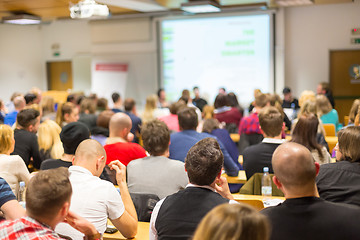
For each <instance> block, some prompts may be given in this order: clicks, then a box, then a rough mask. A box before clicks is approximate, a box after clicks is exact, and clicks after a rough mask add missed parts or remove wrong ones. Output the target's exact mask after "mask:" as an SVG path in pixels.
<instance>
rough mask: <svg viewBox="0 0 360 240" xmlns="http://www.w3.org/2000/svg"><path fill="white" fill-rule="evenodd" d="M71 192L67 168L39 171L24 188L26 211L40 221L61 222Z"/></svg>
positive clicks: (66, 209) (65, 213) (68, 204)
mask: <svg viewBox="0 0 360 240" xmlns="http://www.w3.org/2000/svg"><path fill="white" fill-rule="evenodd" d="M71 194H72V188H71V183H70V180H69V171H68V169H67V168H64V167H61V168H56V169H50V170H43V171H39V172H37V174H36V175H35V176H33V177H32V178H31V179H30V181H29V184H28V186H27V188H26V197H25V198H26V213H27V215H28V216H30V217H32V218H34V219H37V220H38V219H40V221H41V220H47V221H49V220H50V221H55V222H56V223H58V222H61V221H63V220H64V218H65V217H66V216H67V213H68V210H69V207H70V198H71ZM55 225H56V224H55Z"/></svg>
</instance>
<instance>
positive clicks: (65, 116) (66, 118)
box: [64, 113, 69, 121]
mask: <svg viewBox="0 0 360 240" xmlns="http://www.w3.org/2000/svg"><path fill="white" fill-rule="evenodd" d="M68 119H69V114H68V113H65V114H64V121H67V120H68Z"/></svg>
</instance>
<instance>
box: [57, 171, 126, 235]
mask: <svg viewBox="0 0 360 240" xmlns="http://www.w3.org/2000/svg"><path fill="white" fill-rule="evenodd" d="M69 172H70V177H69V178H70V182H71V186H72V190H73V194H72V197H71V204H70V211H73V212H75V213H76V214H78V215H80V216H81V217H83V218H85V219H87V220H88V221H90V222H91V223H92V224H94V226H95V228H96V229H97V230H98V232H99V233H101V234H103V233H104V232H105V230H106V223H107V219H108V218H110V219H112V220H113V219H117V218H119V217H120V216H121V215H122V214H123V213H124V211H125V207H124V204H123V202H122V200H121V196H120V194H119V192H118V191H117V190H116V188H115V187H114V185H113V184H112V183H110V182H108V181H105V180H101V179H100V178H98V177H96V176H93V175H92V174H91V172H90V171H89V170H87V169H85V168H83V167H80V166H71V167H70V168H69ZM55 231H56V232H57V233H60V234H62V235H65V236H69V237H71V238H72V239H73V240H76V239H83V236H84V235H83V234H82V233H81V232H79V231H77V230H75V229H74V228H72V227H71V226H70V225H68V224H65V223H60V224H58V225H57V227H56V228H55Z"/></svg>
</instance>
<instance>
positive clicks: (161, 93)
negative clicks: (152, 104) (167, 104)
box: [157, 88, 166, 101]
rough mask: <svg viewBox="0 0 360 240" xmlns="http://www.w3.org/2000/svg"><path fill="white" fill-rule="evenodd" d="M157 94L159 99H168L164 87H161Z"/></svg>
mask: <svg viewBox="0 0 360 240" xmlns="http://www.w3.org/2000/svg"><path fill="white" fill-rule="evenodd" d="M157 96H158V99H159V101H165V99H166V93H165V90H164V89H163V88H160V89H159V90H158V91H157Z"/></svg>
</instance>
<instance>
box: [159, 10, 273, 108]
mask: <svg viewBox="0 0 360 240" xmlns="http://www.w3.org/2000/svg"><path fill="white" fill-rule="evenodd" d="M160 24H161V43H160V46H161V58H160V59H161V74H162V84H163V87H164V88H165V91H166V93H167V97H168V99H169V100H170V101H171V102H173V101H177V100H178V98H179V97H180V95H181V91H182V90H183V89H188V90H190V91H191V92H192V88H193V87H194V86H198V87H199V88H200V93H201V95H202V96H204V97H205V99H207V100H208V101H209V103H211V104H213V101H214V99H215V97H216V95H217V94H218V91H219V88H220V87H224V88H225V89H226V91H227V92H235V94H236V95H237V97H238V100H239V102H241V103H242V104H248V103H250V102H251V101H252V100H253V98H254V94H253V92H254V89H256V88H258V89H261V91H263V92H270V91H271V92H272V91H273V85H274V84H273V79H274V78H273V64H272V60H271V51H272V46H271V41H270V40H271V27H270V25H271V16H270V15H269V14H261V15H238V16H222V17H211V18H209V17H207V18H184V19H169V20H166V19H165V20H162V21H161V23H160ZM244 107H246V106H244Z"/></svg>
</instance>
